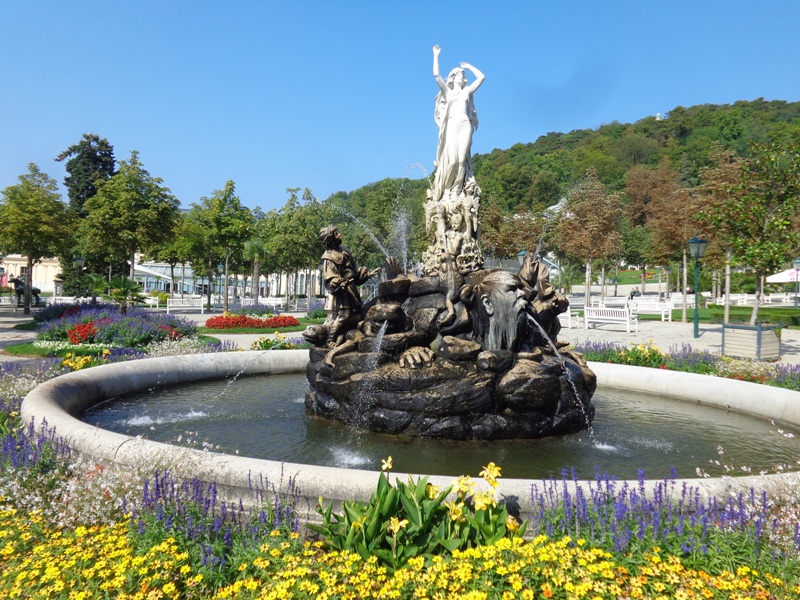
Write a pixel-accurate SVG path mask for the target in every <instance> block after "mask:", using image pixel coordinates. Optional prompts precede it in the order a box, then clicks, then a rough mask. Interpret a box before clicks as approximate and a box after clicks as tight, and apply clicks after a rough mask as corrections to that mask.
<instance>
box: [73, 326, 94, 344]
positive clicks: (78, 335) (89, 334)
mask: <svg viewBox="0 0 800 600" xmlns="http://www.w3.org/2000/svg"><path fill="white" fill-rule="evenodd" d="M96 335H97V327H96V326H95V324H94V321H91V322H90V323H79V324H78V325H75V326H74V327H73V328H72V329H69V330H67V337H68V338H69V341H70V343H71V344H85V343H87V342H91V341H92V340H93V339H94V336H96Z"/></svg>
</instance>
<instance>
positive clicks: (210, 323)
mask: <svg viewBox="0 0 800 600" xmlns="http://www.w3.org/2000/svg"><path fill="white" fill-rule="evenodd" d="M298 325H300V321H298V320H297V319H295V318H294V317H292V316H290V315H278V316H274V317H267V318H264V319H262V318H259V317H251V316H248V315H232V314H223V315H219V316H216V317H211V318H210V319H208V320H207V321H206V325H205V326H206V329H280V328H282V327H297V326H298Z"/></svg>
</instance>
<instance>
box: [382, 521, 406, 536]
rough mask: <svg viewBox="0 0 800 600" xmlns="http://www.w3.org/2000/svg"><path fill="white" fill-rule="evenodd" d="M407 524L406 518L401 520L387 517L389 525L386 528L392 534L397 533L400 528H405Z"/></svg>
mask: <svg viewBox="0 0 800 600" xmlns="http://www.w3.org/2000/svg"><path fill="white" fill-rule="evenodd" d="M406 525H408V519H403V520H402V521H401V520H400V519H398V518H397V517H390V518H389V527H388V528H387V529H388V530H389V532H390V533H392V534H393V535H397V534H398V533H400V530H401V529H403V528H405V526H406Z"/></svg>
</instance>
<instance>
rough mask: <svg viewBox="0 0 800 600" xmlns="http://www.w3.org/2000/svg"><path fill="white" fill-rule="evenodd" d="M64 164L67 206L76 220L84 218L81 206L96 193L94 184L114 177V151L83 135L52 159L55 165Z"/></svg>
mask: <svg viewBox="0 0 800 600" xmlns="http://www.w3.org/2000/svg"><path fill="white" fill-rule="evenodd" d="M67 158H69V160H67V163H66V165H65V168H66V170H67V173H68V175H67V176H66V177H65V178H64V185H65V186H67V195H68V196H69V206H70V208H71V209H72V210H74V211H75V212H76V214H77V215H78V217H79V218H84V217H85V216H86V214H87V212H86V210H85V208H84V205H85V204H86V201H87V200H88V199H89V198H91V197H92V196H94V195H95V194H96V193H97V184H98V181H107V180H109V179H111V177H113V175H114V168H115V166H116V163H115V161H114V147H113V146H112V145H111V144H109V143H108V140H107V139H105V138H100V136H99V135H97V134H96V133H84V134H83V139H82V140H81V141H80V142H78V143H77V144H73V145H72V146H70V147H69V148H67V149H66V150H64V151H63V152H62V153H61V154H59V155H58V156H57V157H56V159H55V160H56V162H61V161H63V160H66V159H67Z"/></svg>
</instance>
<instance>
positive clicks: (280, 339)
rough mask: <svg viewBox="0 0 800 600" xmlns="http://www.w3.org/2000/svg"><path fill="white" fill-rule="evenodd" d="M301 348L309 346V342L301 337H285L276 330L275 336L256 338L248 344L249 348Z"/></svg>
mask: <svg viewBox="0 0 800 600" xmlns="http://www.w3.org/2000/svg"><path fill="white" fill-rule="evenodd" d="M301 348H311V344H309V343H308V342H306V341H305V340H304V339H302V338H291V339H290V338H287V337H286V336H285V335H283V334H281V333H278V332H277V331H276V332H275V337H262V338H258V339H257V340H256V341H254V342H253V343H252V344H250V350H297V349H301Z"/></svg>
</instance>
